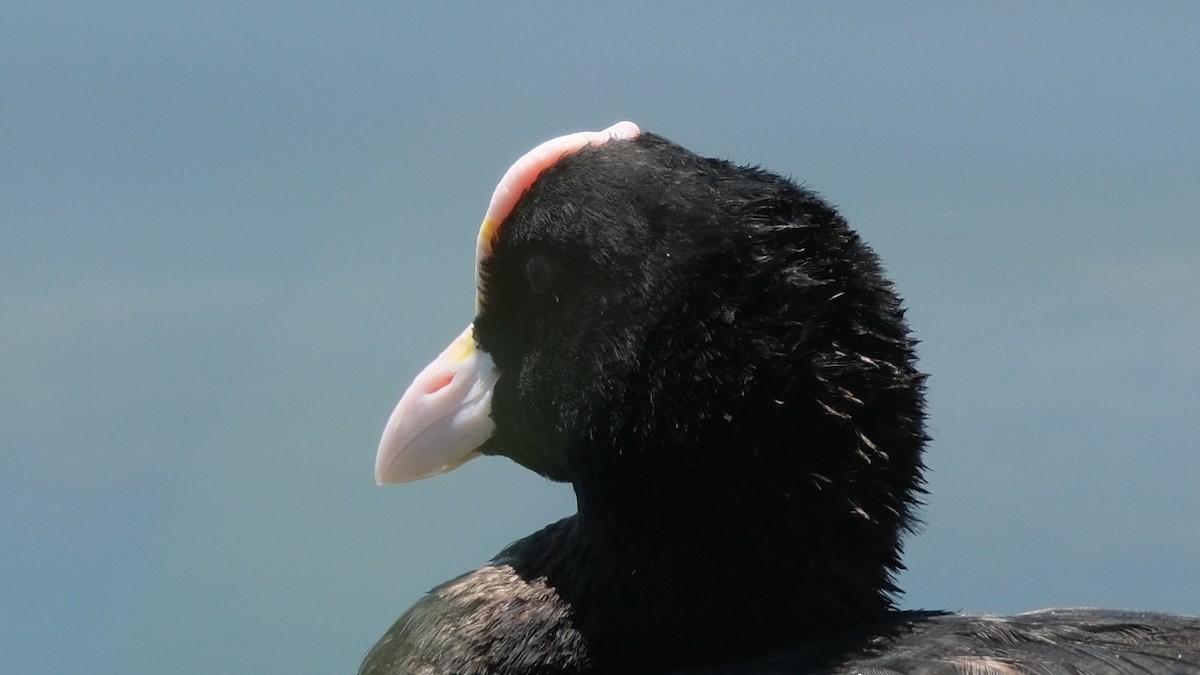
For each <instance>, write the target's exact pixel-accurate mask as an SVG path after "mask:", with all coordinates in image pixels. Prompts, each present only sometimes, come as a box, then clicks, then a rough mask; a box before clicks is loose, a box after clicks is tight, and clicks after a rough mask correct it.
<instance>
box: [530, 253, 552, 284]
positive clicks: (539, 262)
mask: <svg viewBox="0 0 1200 675" xmlns="http://www.w3.org/2000/svg"><path fill="white" fill-rule="evenodd" d="M525 283H527V284H529V290H531V291H533V292H534V293H544V292H546V291H547V290H548V289H549V288H550V286H551V284H553V283H554V266H553V265H551V264H550V261H549V260H546V258H545V256H540V255H531V256H529V257H528V258H526V259H525Z"/></svg>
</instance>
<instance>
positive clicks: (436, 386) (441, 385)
mask: <svg viewBox="0 0 1200 675" xmlns="http://www.w3.org/2000/svg"><path fill="white" fill-rule="evenodd" d="M453 381H454V373H446V374H445V375H440V376H438V377H436V378H434V380H433V381H432V382H430V383H429V386H428V387H425V393H426V394H436V393H438V392H439V391H441V390H443V389H445V388H446V387H448V386H450V383H451V382H453Z"/></svg>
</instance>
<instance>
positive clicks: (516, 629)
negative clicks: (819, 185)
mask: <svg viewBox="0 0 1200 675" xmlns="http://www.w3.org/2000/svg"><path fill="white" fill-rule="evenodd" d="M614 128H615V127H614ZM535 174H536V175H534V176H531V177H533V178H536V180H533V181H532V183H531V184H530V185H529V186H528V188H527V189H524V190H522V192H521V194H520V196H519V199H518V200H516V201H515V202H514V206H513V208H511V211H510V212H504V213H503V219H502V222H496V223H492V224H491V225H489V224H488V222H487V221H485V227H484V233H485V234H484V235H483V238H484V240H483V241H481V254H480V260H479V279H480V290H479V304H478V312H477V315H476V317H475V321H474V324H473V326H474V328H473V332H471V331H468V333H465V334H464V336H465V337H466V338H468V339H473V340H474V342H475V344H476V345H477V347H478V350H479V353H480V354H482V355H485V356H486V357H488V358H489V359H490V361H489V362H488V366H487V368H488V369H492V368H494V371H495V373H496V374H497V375H496V376H495V377H494V379H492V380H488V383H489V384H488V387H489V389H488V391H490V392H491V399H490V406H489V408H488V410H487V411H486V412H487V413H488V414H489V417H488V419H489V420H490V421H489V422H488V424H492V425H494V429H492V428H490V427H489V430H488V433H487V434H486V439H485V440H484V441H483V443H482V445H481V446H479V447H478V448H476V447H464V448H463V450H464V451H466V450H478V451H479V452H481V453H483V454H497V455H505V456H508V457H511V458H512V459H514V460H515V461H517V462H519V463H520V464H522V465H524V466H526V467H528V468H530V469H532V470H534V471H537V472H539V473H541V474H543V475H546V476H548V477H550V478H553V479H555V480H563V481H570V482H571V484H572V485H573V486H574V489H575V493H576V495H577V501H578V513H577V514H576V515H575V516H573V517H571V518H567V519H565V520H562V521H560V522H558V523H555V524H553V525H550V526H549V527H547V528H545V529H544V530H542V531H540V532H538V533H536V534H534V535H532V536H530V537H527V538H525V539H522V540H520V541H518V542H516V543H514V544H512V545H511V546H510V547H509V548H507V549H506V550H505V551H503V552H502V553H501V554H500V555H498V556H497V557H496V558H495V559H494V560H493V561H492V562H491V563H490V564H489V565H487V566H485V567H483V568H482V569H479V570H476V571H474V572H471V573H468V574H466V575H464V576H462V577H459V578H457V579H455V580H453V581H450V582H447V583H446V584H443V585H442V586H439V587H438V588H436V589H434V590H433V591H431V592H430V594H428V595H427V596H425V598H423V599H422V600H421V601H419V602H418V603H417V604H416V605H415V606H414V607H413V608H411V609H410V610H409V611H408V612H407V613H405V614H404V616H402V617H401V618H400V619H399V620H398V621H397V622H396V624H395V625H394V626H393V627H392V628H391V629H390V630H389V631H388V632H387V634H386V635H385V636H384V637H383V638H382V639H381V640H380V641H379V643H378V644H377V645H376V646H375V648H374V649H373V650H372V651H371V653H370V654H369V655H368V656H367V658H366V660H365V661H364V663H363V667H362V670H361V671H360V672H362V673H364V674H370V675H382V674H384V673H387V674H395V673H431V674H432V673H455V674H461V675H467V674H470V673H500V674H509V675H516V674H527V673H593V672H595V673H601V672H603V673H638V672H646V673H650V672H653V673H658V672H663V673H666V672H678V673H785V672H786V673H818V672H839V673H840V672H845V673H851V672H860V673H875V674H883V673H902V672H903V673H908V672H912V673H925V672H928V673H943V672H945V673H992V672H995V673H1007V672H1045V673H1051V672H1053V673H1057V672H1064V673H1067V672H1073V673H1078V672H1145V670H1150V671H1152V672H1197V673H1200V620H1197V619H1191V618H1186V617H1173V616H1166V615H1150V614H1132V613H1120V612H1102V611H1095V610H1093V611H1083V610H1054V611H1049V612H1042V613H1034V614H1026V615H1020V616H1017V617H1008V618H989V617H964V616H956V615H946V614H940V613H906V612H900V611H898V610H896V608H895V606H894V597H895V594H896V589H895V587H894V585H893V575H894V573H895V572H896V571H898V570H899V569H900V568H901V564H900V553H901V543H902V538H903V536H904V535H905V534H906V533H907V532H908V531H909V530H910V529H911V528H912V526H913V525H914V523H915V517H914V514H913V511H914V508H915V507H916V506H917V505H918V499H919V497H920V496H921V494H922V477H921V474H922V469H923V467H922V463H921V453H922V449H923V447H924V444H925V442H926V440H927V439H926V435H925V432H924V415H925V413H924V375H923V374H921V373H920V372H919V371H918V370H917V368H916V366H915V353H914V344H915V341H914V340H913V339H912V338H911V337H910V332H909V329H908V326H907V325H906V323H905V320H904V311H903V309H902V307H901V303H900V300H899V298H898V297H897V296H896V294H895V293H894V291H893V289H892V286H891V284H890V283H889V282H888V281H887V279H886V278H885V277H884V275H883V272H882V270H881V266H880V263H879V261H878V259H877V257H876V256H875V254H874V253H873V252H872V251H871V250H870V249H869V248H868V247H867V246H866V245H865V244H864V243H863V242H862V241H861V240H860V239H859V237H858V236H857V234H855V233H854V232H853V231H852V230H851V229H850V228H849V226H848V225H847V224H846V222H845V221H844V220H843V219H842V218H841V217H840V216H839V215H838V214H837V212H836V211H835V210H834V209H833V208H832V207H830V206H829V205H828V204H827V203H825V202H824V201H822V200H821V199H820V198H819V197H818V196H817V195H815V194H814V193H812V192H810V191H808V190H806V189H803V188H801V187H799V186H797V185H795V184H794V183H793V182H791V181H789V180H786V179H784V178H781V177H779V176H777V175H775V174H772V173H770V172H767V171H763V170H760V169H757V168H752V167H744V166H737V165H734V164H732V163H729V162H726V161H722V160H717V159H709V158H703V157H700V156H697V155H695V154H694V153H691V152H689V151H688V150H686V149H684V148H682V147H680V146H678V145H675V144H673V143H671V142H669V141H667V140H665V139H663V138H661V137H659V136H656V135H653V134H648V133H640V132H638V133H631V134H628V137H622V138H613V139H612V140H607V139H606V140H603V141H602V142H595V141H594V142H592V143H590V144H587V145H581V146H580V147H577V148H573V149H571V150H570V151H568V152H565V153H563V155H562V156H561V157H557V156H556V157H552V158H551V159H549V160H546V161H545V166H544V167H538V168H537V170H536V171H535ZM506 180H507V177H506ZM489 213H491V212H489ZM468 346H469V345H468ZM448 351H450V350H448ZM443 358H445V356H443ZM472 358H474V357H472ZM489 372H490V370H489ZM447 377H449V376H447ZM447 381H449V380H446V379H444V378H443V379H440V380H438V384H436V385H429V384H426V385H423V387H424V390H425V391H426V393H429V392H432V393H437V392H438V391H440V387H441V386H442V385H443V384H444V382H447ZM492 382H494V385H493V384H491V383H492ZM414 387H416V385H414ZM409 396H410V395H409V394H406V398H408V397H409ZM403 405H404V403H403V402H402V406H403ZM398 413H399V409H398ZM396 419H398V418H397V417H396V416H394V418H393V421H394V422H395V420H396ZM397 424H399V423H398V422H397ZM481 424H482V422H481ZM389 433H390V432H389ZM385 440H386V439H385ZM382 453H383V450H382V449H381V456H382ZM465 457H466V456H465V455H464V458H465ZM464 458H451V459H447V460H445V461H444V462H443V463H444V465H445V466H444V467H442V468H451V467H452V466H454V465H456V464H457V463H460V462H461V461H464ZM442 468H438V469H436V470H442ZM429 472H430V471H424V473H429ZM424 473H422V474H420V475H424ZM412 477H419V476H418V475H416V474H414V475H413V476H412ZM408 478H409V476H405V477H403V478H400V480H406V479H408Z"/></svg>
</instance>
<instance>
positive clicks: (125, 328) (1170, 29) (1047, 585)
mask: <svg viewBox="0 0 1200 675" xmlns="http://www.w3.org/2000/svg"><path fill="white" fill-rule="evenodd" d="M1198 34H1200V5H1196V4H1194V3H1161V4H1156V5H1154V6H1153V7H1150V6H1147V7H1143V8H1134V7H1132V6H1130V5H1129V4H1117V3H1111V4H1109V3H1056V4H1054V5H1053V6H1049V5H1041V4H1035V3H972V4H970V5H966V4H961V3H955V2H944V3H925V4H920V5H917V4H911V3H902V4H892V3H880V4H861V3H845V4H841V5H836V6H835V5H830V4H802V3H782V2H781V3H756V4H753V5H739V6H737V7H732V6H727V5H726V4H724V3H699V2H695V3H680V2H677V3H662V4H654V5H652V6H646V5H645V4H644V3H631V4H626V5H612V4H610V5H594V6H591V7H590V8H588V7H582V6H578V5H575V4H568V3H551V2H547V3H543V4H519V5H500V4H497V5H495V6H490V5H484V4H482V3H479V4H474V3H463V4H455V3H442V4H441V5H439V6H438V8H437V9H432V8H429V7H420V6H416V5H415V3H413V4H409V3H395V2H373V3H308V2H306V3H268V2H249V3H247V2H209V3H200V4H194V3H174V2H171V3H150V2H108V3H82V2H58V3H44V2H37V3H34V2H26V1H24V0H18V1H16V2H12V1H10V2H9V3H7V4H6V6H5V9H4V11H3V18H2V20H0V654H2V655H3V656H2V657H0V660H2V661H3V664H4V665H3V670H4V671H5V672H12V673H56V674H62V673H101V674H106V673H114V674H115V673H131V672H155V673H214V672H235V673H241V672H245V673H297V672H313V673H349V672H353V671H354V670H355V668H356V667H357V664H358V661H359V659H360V657H361V656H362V654H363V653H364V652H365V651H366V650H367V649H368V648H369V647H370V646H371V645H372V644H373V642H374V641H375V639H376V638H377V637H378V636H379V635H380V634H381V633H382V632H383V631H384V629H386V628H387V626H388V625H389V624H390V623H391V621H392V620H393V619H394V618H395V617H396V616H397V615H398V614H399V613H400V612H401V611H402V610H403V609H404V608H405V607H407V606H408V605H409V604H410V603H412V602H413V601H414V600H415V599H416V598H417V597H418V596H419V595H420V594H421V593H423V592H424V591H425V590H426V589H428V588H429V587H431V586H433V585H434V584H436V583H437V582H439V581H441V580H444V579H446V578H448V577H450V576H453V575H455V574H457V573H459V572H462V571H464V570H467V569H471V568H473V567H475V566H477V565H479V564H480V563H482V562H483V561H485V560H487V559H488V558H489V557H490V556H491V555H492V554H494V553H495V552H497V551H498V550H499V549H500V548H501V547H502V546H504V545H505V544H507V543H508V542H510V541H512V540H514V539H516V538H518V537H520V536H522V535H524V534H527V533H529V532H531V531H533V530H534V529H536V528H538V527H540V526H541V525H543V524H545V523H547V522H549V521H551V520H554V519H557V518H559V517H561V516H564V515H567V514H569V513H571V512H572V510H573V499H572V495H571V493H570V490H569V489H568V488H567V487H565V486H562V485H555V484H550V483H547V482H545V481H543V480H541V479H540V478H538V477H536V476H533V475H531V474H528V473H526V472H523V471H522V470H520V469H518V468H517V467H516V466H514V465H512V464H511V463H509V462H507V461H506V460H501V459H486V460H480V461H476V462H473V463H471V464H469V465H467V466H466V467H464V468H463V469H462V470H460V471H457V472H455V473H452V474H449V475H446V476H443V477H439V478H436V479H433V480H429V481H425V482H422V483H417V484H412V485H405V486H399V487H388V488H377V487H375V485H374V483H373V480H372V462H373V458H374V452H375V446H376V443H377V441H378V437H379V433H380V431H381V430H382V427H383V423H384V421H385V420H386V418H387V416H388V413H389V412H390V410H391V408H392V405H393V404H394V403H395V400H396V399H397V398H398V396H399V394H400V393H401V391H402V390H403V389H404V387H405V385H406V384H407V382H408V381H409V379H410V378H411V377H412V376H413V375H414V374H416V372H417V371H418V370H419V369H420V368H421V367H422V366H423V365H424V364H425V363H426V362H427V361H428V360H429V359H430V358H432V357H433V356H434V355H436V354H437V353H438V352H439V351H440V350H441V348H442V347H443V346H444V345H445V343H446V342H447V341H448V340H450V339H451V338H453V337H454V336H455V335H457V334H458V332H459V331H460V330H461V329H462V327H463V326H464V325H465V324H466V323H467V321H469V320H470V317H471V312H472V308H473V302H474V299H473V287H472V286H473V279H472V265H473V255H474V245H475V243H474V242H475V234H476V228H477V226H478V223H479V220H480V218H481V216H482V214H483V211H484V209H485V208H486V206H487V201H488V198H489V196H490V195H491V190H492V188H493V187H494V185H495V183H496V181H497V180H498V179H499V178H500V176H501V174H502V173H503V172H504V170H505V169H506V168H507V167H508V166H509V164H510V163H511V162H512V161H514V160H515V159H516V158H517V157H518V156H520V155H521V153H523V152H524V151H526V150H528V149H529V148H530V147H532V146H533V145H535V144H536V143H538V142H540V141H542V140H545V139H546V138H549V137H552V136H557V135H559V134H562V133H566V132H570V131H577V130H581V129H600V128H603V127H605V126H607V125H609V124H611V123H613V122H615V121H617V120H620V119H626V118H628V119H632V120H634V121H636V122H638V123H639V124H640V125H642V127H643V128H645V129H648V130H651V131H655V132H658V133H661V134H663V135H665V136H667V137H669V138H671V139H674V140H676V141H678V142H680V143H682V144H684V145H686V146H687V147H689V148H691V149H693V150H695V151H697V152H700V153H703V154H708V155H713V156H721V157H727V158H730V159H732V160H735V161H738V162H745V163H756V164H761V165H763V166H766V167H768V168H771V169H773V170H776V171H778V172H781V173H784V174H787V175H790V176H793V177H795V178H796V179H797V180H801V181H803V182H805V183H806V184H808V185H810V186H812V187H814V188H815V189H817V190H819V191H820V192H822V193H823V194H824V195H826V196H827V197H828V198H829V199H830V200H831V201H833V202H834V203H836V204H838V205H839V206H840V208H841V209H842V210H843V212H844V213H845V215H846V216H847V218H848V219H849V220H850V221H851V223H853V224H854V225H855V226H856V227H857V228H858V229H859V230H860V231H861V232H862V233H863V235H864V236H865V237H866V239H867V240H868V241H869V242H871V243H872V244H873V246H875V248H876V249H877V250H878V252H879V253H880V254H881V255H882V256H883V258H884V260H885V261H886V263H887V265H888V268H889V270H890V272H891V274H892V275H893V276H894V278H895V279H896V281H897V283H898V284H899V286H900V289H901V291H902V292H903V293H904V295H905V296H906V298H907V301H908V305H909V306H910V307H911V311H910V317H911V320H912V323H913V325H914V327H915V329H916V331H917V333H918V335H919V337H920V338H921V340H922V348H921V352H922V356H923V366H924V368H925V369H926V370H927V371H929V372H930V373H932V379H931V380H930V401H931V406H932V418H931V430H932V433H933V435H934V437H935V439H936V440H935V441H934V443H933V444H932V446H931V448H930V450H929V456H928V460H929V465H930V467H931V474H930V486H929V487H930V491H931V494H930V496H929V499H928V502H929V504H928V507H927V508H926V509H925V510H924V517H925V520H926V523H927V526H926V528H925V531H924V532H923V533H922V534H920V535H919V536H916V537H914V538H911V539H910V543H909V546H908V555H907V557H906V560H907V563H908V565H909V568H910V571H909V572H907V573H905V574H904V575H903V577H902V578H901V583H902V585H903V586H904V587H905V588H906V589H907V594H906V595H905V596H904V598H903V604H904V605H905V606H907V607H936V608H949V609H965V610H977V611H989V612H1015V611H1020V610H1027V609H1033V608H1037V607H1044V606H1050V605H1101V606H1120V607H1127V608H1152V609H1160V610H1170V611H1177V612H1189V613H1200V584H1197V583H1196V579H1197V575H1198V574H1200V500H1198V499H1197V494H1198V492H1200V452H1198V450H1200V448H1198V441H1197V439H1198V438H1200V415H1198V412H1200V309H1198V308H1200V281H1198V278H1200V277H1198V275H1197V270H1196V267H1197V264H1198V262H1200V223H1198V218H1197V214H1200V114H1198V111H1200V77H1198V76H1197V73H1200V49H1197V46H1196V36H1197V35H1198Z"/></svg>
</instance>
